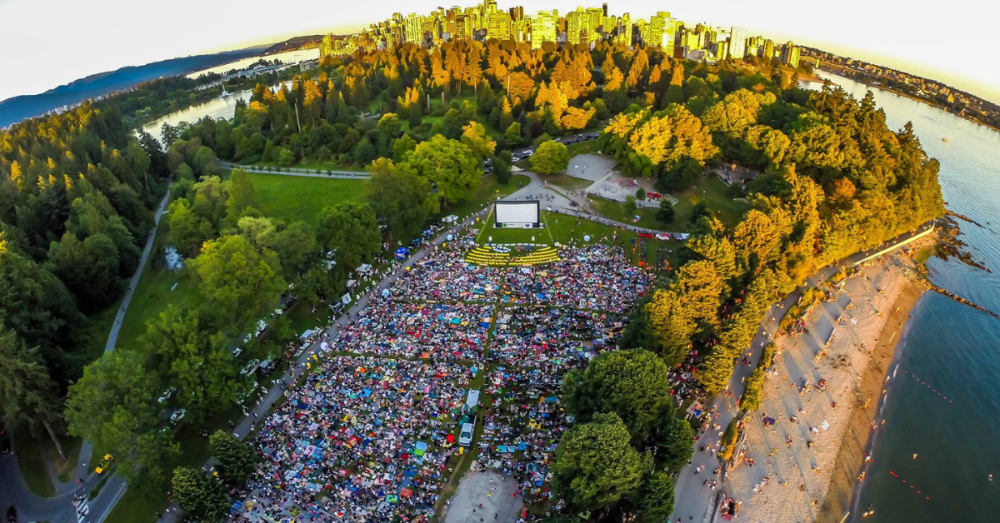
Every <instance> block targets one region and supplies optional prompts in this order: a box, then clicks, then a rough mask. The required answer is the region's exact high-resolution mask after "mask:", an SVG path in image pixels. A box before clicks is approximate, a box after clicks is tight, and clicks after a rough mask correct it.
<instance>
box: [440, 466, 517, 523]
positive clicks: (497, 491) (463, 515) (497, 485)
mask: <svg viewBox="0 0 1000 523" xmlns="http://www.w3.org/2000/svg"><path fill="white" fill-rule="evenodd" d="M515 492H517V482H516V481H514V480H513V479H511V478H509V477H507V476H505V475H503V474H499V473H496V472H476V471H469V473H468V474H467V475H466V476H465V478H463V479H462V482H461V484H459V486H458V491H457V492H455V495H454V496H452V498H451V500H449V501H448V505H447V508H445V514H444V522H445V523H479V522H489V521H494V522H499V523H515V522H516V521H517V519H518V517H519V516H520V515H521V507H522V506H523V505H524V503H523V501H522V499H521V497H520V496H516V495H515Z"/></svg>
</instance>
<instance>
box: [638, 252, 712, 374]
mask: <svg viewBox="0 0 1000 523" xmlns="http://www.w3.org/2000/svg"><path fill="white" fill-rule="evenodd" d="M723 286H724V282H723V281H722V279H721V278H719V275H718V273H717V272H716V271H715V266H714V265H713V264H712V262H709V261H704V260H698V261H692V262H688V263H686V264H684V265H683V266H681V268H680V269H679V270H678V271H677V279H676V280H674V281H673V282H672V283H670V284H669V285H668V286H667V287H665V288H663V289H659V290H657V291H656V292H654V293H653V297H652V299H651V300H650V301H649V303H647V304H646V306H645V310H646V313H647V314H649V323H650V327H651V328H652V331H653V335H654V336H655V337H656V339H657V340H658V341H659V344H660V350H661V353H660V357H662V358H663V359H664V361H665V362H666V363H667V365H671V366H673V365H677V364H678V363H680V362H682V361H683V360H684V357H685V356H686V355H687V353H688V352H689V351H690V350H691V338H692V336H693V335H694V334H695V332H696V331H697V330H698V329H705V328H711V327H712V326H713V325H715V324H717V323H718V309H719V305H720V301H721V294H722V289H723Z"/></svg>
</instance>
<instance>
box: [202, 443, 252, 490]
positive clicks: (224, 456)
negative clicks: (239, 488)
mask: <svg viewBox="0 0 1000 523" xmlns="http://www.w3.org/2000/svg"><path fill="white" fill-rule="evenodd" d="M208 442H209V444H210V445H211V446H212V455H213V456H215V458H216V459H218V460H219V467H218V469H219V477H220V478H222V481H224V482H226V483H227V484H230V485H242V484H243V483H245V482H246V480H247V479H248V478H249V477H250V474H251V473H252V472H253V471H254V469H255V468H257V451H256V449H254V448H253V446H251V445H250V444H248V443H244V442H242V441H240V440H239V439H237V438H236V437H235V436H233V435H232V434H230V433H228V432H226V431H223V430H220V431H217V432H216V433H215V434H212V436H211V437H210V438H209V439H208Z"/></svg>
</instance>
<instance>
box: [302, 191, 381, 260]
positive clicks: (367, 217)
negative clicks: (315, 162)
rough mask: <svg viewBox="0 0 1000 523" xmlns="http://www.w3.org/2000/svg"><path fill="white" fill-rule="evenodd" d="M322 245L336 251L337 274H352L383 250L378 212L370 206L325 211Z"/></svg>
mask: <svg viewBox="0 0 1000 523" xmlns="http://www.w3.org/2000/svg"><path fill="white" fill-rule="evenodd" d="M317 237H318V238H319V242H320V244H321V245H322V246H323V247H324V248H326V249H329V250H331V251H336V258H335V259H336V262H337V265H336V266H335V268H334V272H337V273H340V274H342V275H344V276H346V275H348V274H350V273H351V272H352V271H353V270H354V269H355V268H357V267H358V266H359V265H361V264H362V263H363V262H366V261H370V260H371V259H372V257H373V256H375V255H376V254H378V252H379V250H381V248H382V237H381V235H380V234H379V230H378V219H377V218H376V217H375V211H373V210H372V207H371V206H370V205H368V204H367V203H354V202H351V203H340V204H337V205H334V206H332V207H324V208H323V210H322V211H320V214H319V232H318V233H317Z"/></svg>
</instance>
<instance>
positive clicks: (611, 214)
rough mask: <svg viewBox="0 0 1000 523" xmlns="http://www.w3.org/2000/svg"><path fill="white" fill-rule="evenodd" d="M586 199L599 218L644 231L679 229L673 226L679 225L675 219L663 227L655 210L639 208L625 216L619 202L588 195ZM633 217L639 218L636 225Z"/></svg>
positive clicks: (623, 208) (623, 207)
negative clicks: (636, 227) (644, 229)
mask: <svg viewBox="0 0 1000 523" xmlns="http://www.w3.org/2000/svg"><path fill="white" fill-rule="evenodd" d="M587 199H588V200H590V204H591V205H592V206H593V207H594V209H595V210H596V211H597V212H598V213H599V214H600V215H601V216H604V217H605V218H610V219H612V220H615V221H617V222H622V223H627V224H631V225H635V226H638V227H645V228H646V229H653V230H657V231H670V230H678V229H679V227H677V226H676V225H675V224H680V223H681V222H679V221H678V220H676V219H675V220H674V223H671V224H668V225H664V224H663V223H661V222H660V221H659V220H657V219H656V213H657V210H656V209H651V208H648V207H639V208H637V209H636V210H635V213H634V214H631V215H627V214H625V206H624V205H623V204H622V203H621V202H616V201H613V200H608V199H606V198H600V197H597V196H590V195H588V196H587ZM635 216H639V222H638V223H636V222H635V221H634V220H635ZM681 229H682V228H681Z"/></svg>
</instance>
